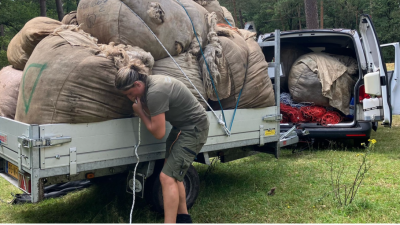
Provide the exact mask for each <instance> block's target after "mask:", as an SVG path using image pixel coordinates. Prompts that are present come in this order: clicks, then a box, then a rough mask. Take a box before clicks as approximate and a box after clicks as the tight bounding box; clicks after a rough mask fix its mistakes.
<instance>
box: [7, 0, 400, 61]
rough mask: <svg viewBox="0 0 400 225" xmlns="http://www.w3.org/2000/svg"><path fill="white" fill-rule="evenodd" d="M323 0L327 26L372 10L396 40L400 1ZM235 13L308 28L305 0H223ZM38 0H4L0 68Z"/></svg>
mask: <svg viewBox="0 0 400 225" xmlns="http://www.w3.org/2000/svg"><path fill="white" fill-rule="evenodd" d="M322 1H323V8H324V10H323V24H324V28H350V29H357V27H358V23H359V19H358V18H359V15H360V14H362V13H365V14H369V15H371V16H372V18H373V22H374V26H375V28H376V32H377V34H378V37H379V40H380V42H381V43H390V42H397V41H399V40H398V38H397V37H398V36H399V35H400V29H399V27H400V2H399V1H398V0H318V10H319V12H318V13H319V15H321V14H320V13H321V10H320V9H321V7H320V6H321V2H322ZM62 2H63V8H64V13H65V14H67V13H69V12H70V11H73V10H76V8H77V5H78V3H79V0H63V1H62ZM220 3H221V5H223V6H225V7H227V8H228V10H229V11H231V12H232V14H233V15H234V16H235V10H234V5H235V6H236V18H235V20H236V24H237V26H238V27H241V22H240V19H239V18H240V17H239V10H240V11H241V14H242V18H243V21H254V22H255V24H256V28H257V31H258V32H259V33H267V32H273V31H274V30H275V29H281V30H297V29H300V28H302V29H306V19H305V14H304V1H303V0H246V1H243V0H242V1H239V0H220ZM46 6H47V16H48V17H51V18H53V19H57V11H56V5H55V1H53V0H48V1H46ZM39 9H40V6H39V0H1V1H0V24H3V25H4V30H5V32H4V36H0V47H1V48H0V49H1V50H0V68H1V67H3V66H6V65H7V64H8V62H7V56H6V50H7V46H8V43H9V42H10V40H11V39H12V37H13V36H14V35H15V34H16V33H17V32H18V31H19V30H21V28H22V27H23V26H24V24H25V23H26V22H27V21H29V20H30V19H32V18H34V17H36V16H39V15H40V10H39ZM392 55H393V52H390V51H389V52H384V57H385V61H386V62H392V61H393V58H392V57H391V56H392Z"/></svg>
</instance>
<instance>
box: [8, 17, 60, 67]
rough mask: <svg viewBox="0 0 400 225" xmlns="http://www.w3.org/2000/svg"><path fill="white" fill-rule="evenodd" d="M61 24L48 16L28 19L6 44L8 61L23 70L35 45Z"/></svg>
mask: <svg viewBox="0 0 400 225" xmlns="http://www.w3.org/2000/svg"><path fill="white" fill-rule="evenodd" d="M61 25H62V23H61V22H59V21H57V20H53V19H50V18H48V17H36V18H33V19H31V20H29V21H28V22H27V23H26V24H25V26H24V27H23V28H22V29H21V30H20V31H19V32H18V33H17V34H16V35H15V36H14V37H13V39H11V42H10V44H8V49H7V58H8V62H10V64H11V65H12V66H13V67H14V68H16V69H19V70H23V69H24V67H25V64H26V62H27V61H28V59H29V57H30V56H31V54H32V52H33V50H34V49H35V47H36V45H37V44H38V43H39V42H40V41H41V40H42V39H43V38H45V37H47V36H48V35H49V34H51V33H53V31H54V29H56V28H58V27H60V26H61Z"/></svg>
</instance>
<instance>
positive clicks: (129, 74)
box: [115, 64, 147, 91]
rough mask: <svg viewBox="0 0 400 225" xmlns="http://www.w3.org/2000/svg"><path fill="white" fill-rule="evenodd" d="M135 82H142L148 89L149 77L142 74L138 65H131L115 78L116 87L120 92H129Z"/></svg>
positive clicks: (120, 71)
mask: <svg viewBox="0 0 400 225" xmlns="http://www.w3.org/2000/svg"><path fill="white" fill-rule="evenodd" d="M138 71H140V72H138ZM135 81H141V82H143V83H144V85H145V86H146V87H147V75H146V74H144V73H141V69H140V68H137V66H136V65H134V64H130V65H128V66H125V67H122V68H121V69H119V71H118V74H117V76H116V77H115V87H116V88H117V89H118V90H122V91H127V90H129V89H130V88H132V87H133V86H134V83H135Z"/></svg>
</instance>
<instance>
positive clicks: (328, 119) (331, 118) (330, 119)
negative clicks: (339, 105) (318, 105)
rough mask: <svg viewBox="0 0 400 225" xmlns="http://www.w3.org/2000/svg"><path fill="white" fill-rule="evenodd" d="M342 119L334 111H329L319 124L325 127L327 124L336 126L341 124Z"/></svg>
mask: <svg viewBox="0 0 400 225" xmlns="http://www.w3.org/2000/svg"><path fill="white" fill-rule="evenodd" d="M342 119H343V117H342V116H341V115H340V114H339V113H338V112H335V111H329V112H327V113H325V115H324V116H323V117H322V119H321V124H322V125H323V126H327V125H328V124H338V123H340V122H342Z"/></svg>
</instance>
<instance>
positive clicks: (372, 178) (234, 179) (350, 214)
mask: <svg viewBox="0 0 400 225" xmlns="http://www.w3.org/2000/svg"><path fill="white" fill-rule="evenodd" d="M399 126H400V117H395V121H394V124H393V128H392V129H388V128H384V127H379V129H378V132H376V133H375V132H373V134H372V138H375V139H376V140H377V143H376V145H375V149H374V150H373V152H372V154H371V155H370V156H369V160H370V162H371V163H372V168H371V169H370V171H369V172H368V174H367V175H366V178H365V180H364V182H363V184H362V186H361V187H360V189H359V192H358V194H357V196H356V199H355V201H354V202H353V203H352V204H351V205H349V206H347V207H341V206H338V205H337V204H336V203H335V202H334V201H333V200H332V196H330V195H329V194H328V195H327V193H329V191H330V190H331V186H330V182H331V179H330V166H331V163H334V165H338V163H341V164H344V165H346V168H347V169H346V171H347V176H345V177H344V178H343V181H345V180H348V181H350V179H351V178H352V177H353V176H354V175H355V173H356V172H357V170H356V167H357V165H359V160H360V158H361V157H357V154H363V153H365V149H334V150H330V149H328V150H326V149H325V150H317V149H313V150H305V151H303V152H301V153H296V154H293V153H292V150H290V149H282V155H281V157H280V158H279V159H278V160H276V159H275V158H274V157H273V156H272V155H267V154H258V155H255V156H252V157H248V158H244V159H241V160H237V161H234V162H230V163H226V164H223V163H217V164H216V165H215V167H214V168H213V170H212V171H211V173H206V171H207V166H205V165H200V164H196V168H197V170H198V172H199V175H200V178H201V187H200V190H201V192H200V195H199V197H198V199H197V202H196V204H195V205H194V206H193V208H192V209H191V210H190V213H191V215H192V218H193V221H195V222H197V223H400V215H399V213H398V212H399V211H400V193H399V185H400V179H399V177H400V140H399V138H398V137H399V136H400V127H399ZM272 187H276V191H275V192H276V194H275V195H274V196H269V195H268V194H267V193H268V191H269V190H270V189H271V188H272ZM124 188H125V187H124V184H122V182H121V184H118V183H110V184H106V185H99V186H92V187H90V188H88V189H86V190H83V191H78V192H75V193H71V194H68V195H66V196H64V197H62V198H58V199H48V200H44V201H43V202H41V203H39V204H25V205H8V204H5V203H0V223H64V222H65V223H66V222H68V223H71V222H72V223H90V222H95V223H119V222H124V223H126V222H129V212H130V207H131V203H132V196H131V195H129V194H126V193H125V191H124ZM10 192H14V193H19V191H18V190H17V189H16V188H14V187H13V186H12V185H10V184H8V183H7V182H6V181H5V180H4V179H0V198H1V199H3V200H6V201H9V200H11V195H10ZM133 222H135V223H147V222H150V223H162V222H163V216H162V214H158V213H155V212H152V211H151V210H150V209H149V207H148V205H147V204H146V202H145V201H144V200H143V199H140V198H139V199H137V201H136V205H135V210H134V214H133Z"/></svg>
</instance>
